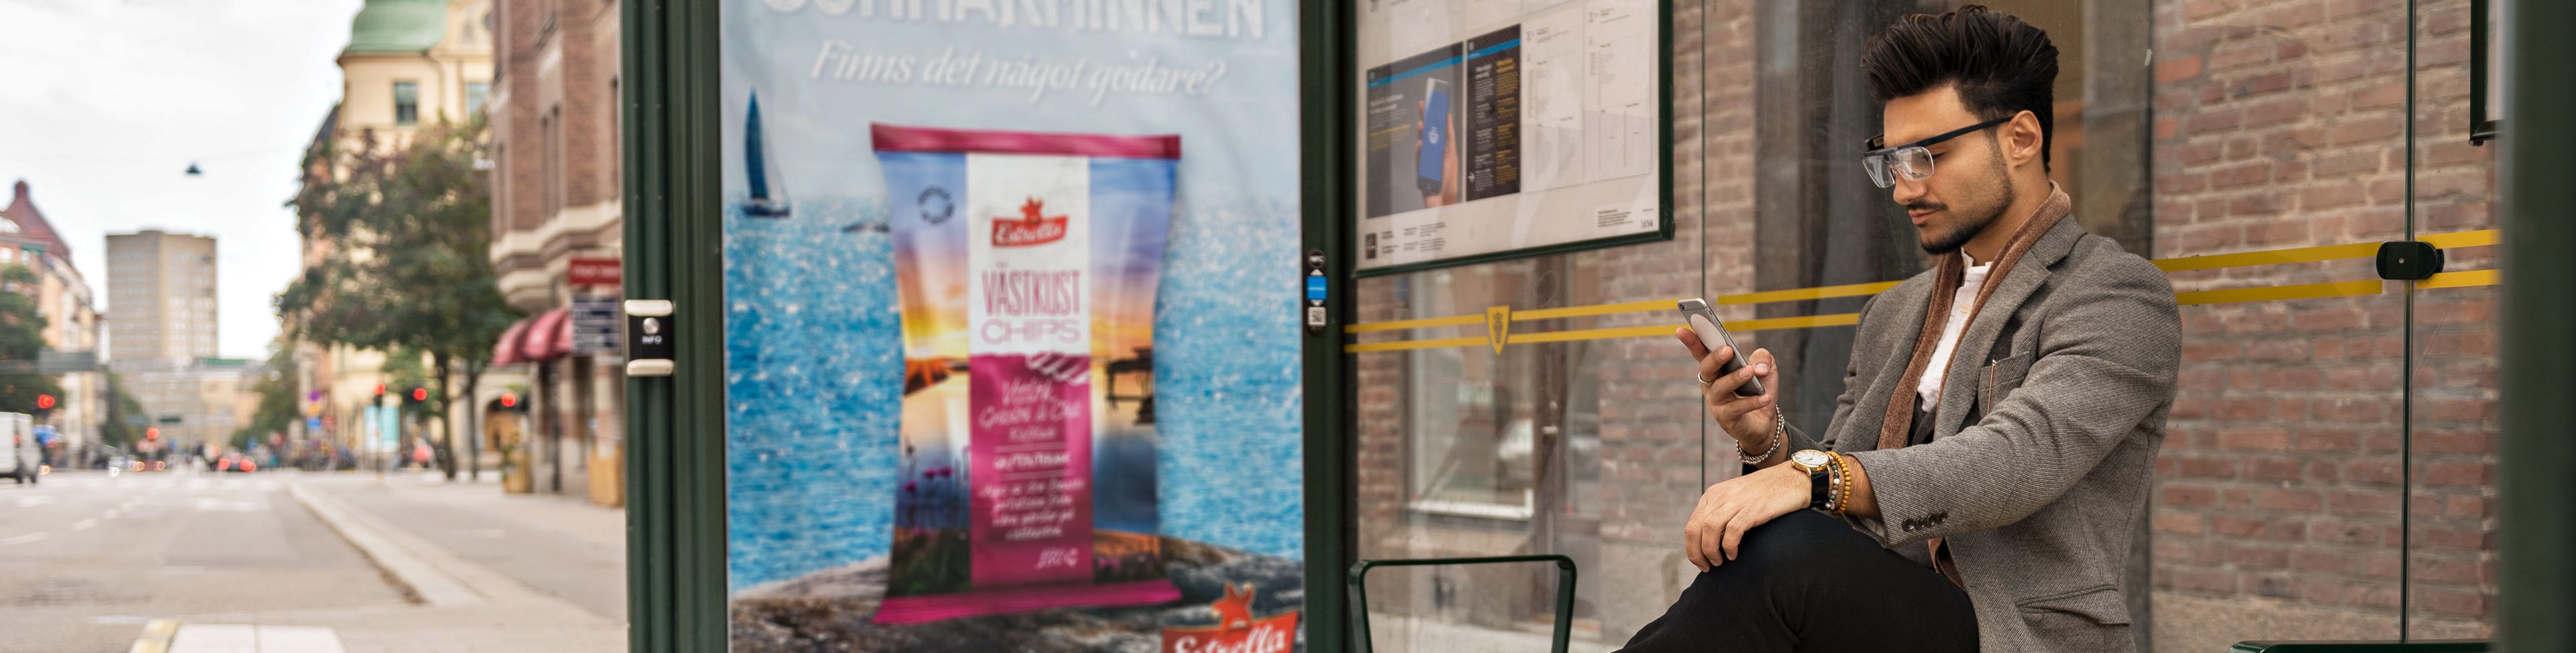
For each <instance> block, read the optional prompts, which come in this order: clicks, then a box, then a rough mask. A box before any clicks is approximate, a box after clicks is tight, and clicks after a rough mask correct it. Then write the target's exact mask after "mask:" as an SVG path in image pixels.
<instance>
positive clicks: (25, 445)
mask: <svg viewBox="0 0 2576 653" xmlns="http://www.w3.org/2000/svg"><path fill="white" fill-rule="evenodd" d="M0 431H6V432H7V435H5V436H0V437H6V438H8V439H9V453H8V454H7V455H0V476H7V477H9V478H14V479H17V480H18V483H20V484H22V485H23V484H27V483H34V482H37V481H38V479H37V473H38V472H39V471H40V470H42V469H43V466H42V463H43V461H44V459H45V457H44V454H43V453H42V452H41V451H39V450H37V449H36V418H35V417H34V416H31V415H28V414H26V413H0Z"/></svg>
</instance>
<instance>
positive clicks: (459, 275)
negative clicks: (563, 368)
mask: <svg viewBox="0 0 2576 653" xmlns="http://www.w3.org/2000/svg"><path fill="white" fill-rule="evenodd" d="M483 140H484V123H483V119H482V118H481V117H479V116H478V117H476V118H474V119H473V120H472V121H470V122H466V123H462V124H459V123H452V122H447V121H443V120H442V121H440V122H439V123H438V124H435V125H431V126H428V127H423V128H421V130H420V131H418V132H415V133H414V134H413V135H412V138H411V142H410V143H408V144H407V145H405V146H404V147H402V148H401V149H398V150H380V149H379V148H378V147H377V144H376V139H375V137H374V134H373V132H372V130H371V131H370V132H368V133H367V134H366V135H365V136H364V137H362V138H361V139H359V141H358V143H357V148H356V150H357V151H355V152H351V153H348V154H347V155H346V156H343V155H341V154H340V153H339V152H338V150H339V147H338V145H337V144H326V145H325V146H324V147H322V148H319V149H318V150H317V151H315V152H314V153H312V154H310V155H308V157H309V158H308V159H307V160H306V161H305V163H304V169H305V170H307V171H308V173H307V175H306V176H305V182H304V186H303V188H301V189H300V190H298V191H297V192H296V195H295V198H294V199H293V200H289V201H288V202H287V204H288V206H292V207H294V208H295V210H296V215H297V225H296V228H297V230H298V231H300V232H302V233H303V234H304V237H305V238H306V239H308V240H317V241H320V242H324V243H330V244H332V246H331V247H329V248H327V249H328V253H327V254H326V256H325V258H324V260H322V261H321V262H320V263H318V264H315V265H313V266H311V267H308V268H306V269H305V271H304V275H303V276H302V277H300V278H297V279H296V280H295V281H294V282H293V283H290V284H288V285H287V288H286V291H285V292H283V293H280V294H279V295H278V297H277V310H278V315H279V317H281V318H283V319H284V321H285V323H286V324H288V325H289V327H290V328H291V329H293V330H294V331H295V333H296V334H297V335H298V336H300V337H302V338H304V339H307V340H312V341H314V342H321V343H327V344H339V345H348V346H351V347H355V348H359V349H369V350H377V351H386V352H398V353H399V352H416V354H415V355H427V356H428V358H429V359H430V372H431V374H430V376H431V378H432V379H433V380H434V381H435V383H436V384H437V388H436V389H434V390H433V393H434V395H433V397H432V400H433V401H434V403H435V404H436V406H437V414H439V415H447V414H449V413H450V411H449V410H448V407H449V406H450V405H452V404H453V403H454V400H455V399H456V398H458V397H460V396H465V397H470V396H472V395H473V392H474V388H475V386H476V385H478V384H480V383H481V381H482V377H483V371H484V368H485V367H486V366H488V365H489V364H490V361H489V360H488V359H486V358H485V357H486V356H488V355H490V354H491V352H492V345H493V343H494V342H495V341H497V340H499V339H500V336H501V331H502V330H503V329H507V328H509V326H510V322H511V320H514V319H517V318H518V313H517V311H515V310H512V309H511V308H510V306H509V304H508V303H507V302H505V301H503V300H502V298H501V291H500V288H499V286H498V280H497V279H496V278H495V277H494V275H493V273H492V261H491V258H490V256H489V254H488V252H489V250H490V249H491V233H492V231H491V228H492V225H491V221H492V220H491V213H492V196H491V184H490V174H489V173H488V172H486V171H484V170H482V169H480V167H481V166H479V165H478V164H477V163H476V162H477V161H478V160H480V159H481V152H482V143H483ZM333 163H337V164H338V165H339V171H338V172H337V173H336V174H335V173H333V172H331V169H332V165H331V164H333ZM316 171H318V172H320V174H314V172H316ZM458 372H462V373H463V376H464V387H463V388H461V390H462V394H459V392H458V390H460V389H459V388H454V387H451V383H450V380H451V379H454V378H456V376H457V373H458ZM440 425H441V430H442V434H441V437H440V438H439V443H438V446H439V458H440V459H441V460H442V461H445V465H444V467H445V471H446V473H447V477H448V478H449V479H454V478H456V465H455V456H454V452H451V451H448V450H447V447H448V443H450V442H454V441H455V437H454V435H455V429H456V427H455V425H454V424H452V423H450V422H449V421H448V420H440Z"/></svg>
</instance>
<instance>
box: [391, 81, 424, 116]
mask: <svg viewBox="0 0 2576 653" xmlns="http://www.w3.org/2000/svg"><path fill="white" fill-rule="evenodd" d="M394 124H397V125H417V124H420V82H409V81H405V82H394Z"/></svg>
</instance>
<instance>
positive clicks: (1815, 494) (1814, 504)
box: [1789, 449, 1834, 512]
mask: <svg viewBox="0 0 2576 653" xmlns="http://www.w3.org/2000/svg"><path fill="white" fill-rule="evenodd" d="M1789 466H1790V467H1795V468H1798V471H1801V472H1806V473H1807V486H1808V494H1807V507H1809V508H1814V509H1817V510H1823V511H1827V512H1832V511H1833V508H1834V505H1833V503H1834V484H1833V476H1834V475H1833V469H1834V455H1833V454H1830V453H1825V452H1822V451H1817V450H1814V449H1800V450H1798V452H1797V453H1793V454H1789Z"/></svg>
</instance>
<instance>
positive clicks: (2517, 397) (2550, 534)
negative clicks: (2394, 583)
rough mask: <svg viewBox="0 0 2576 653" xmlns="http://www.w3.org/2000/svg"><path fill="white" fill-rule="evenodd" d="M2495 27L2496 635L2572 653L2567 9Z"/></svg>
mask: <svg viewBox="0 0 2576 653" xmlns="http://www.w3.org/2000/svg"><path fill="white" fill-rule="evenodd" d="M2509 2H2510V4H2507V5H2505V20H2504V21H2503V22H2502V24H2500V25H2498V26H2497V27H2499V28H2501V29H2503V30H2504V31H2505V34H2506V38H2505V55H2504V57H2505V61H2504V66H2505V71H2506V74H2507V75H2508V77H2507V78H2506V80H2505V83H2507V84H2511V86H2510V87H2508V89H2509V90H2510V91H2511V92H2509V93H2507V94H2506V98H2505V105H2506V106H2505V112H2504V115H2503V117H2502V120H2504V121H2508V122H2512V123H2513V131H2512V132H2510V133H2506V134H2503V135H2501V137H2499V138H2497V139H2496V142H2497V143H2499V144H2500V145H2501V150H2500V151H2498V152H2497V153H2496V154H2497V155H2498V156H2497V166H2496V186H2497V188H2498V189H2499V190H2500V191H2502V192H2501V193H2500V195H2501V196H2502V201H2501V202H2499V203H2498V208H2499V217H2500V218H2501V219H2500V220H2499V221H2498V222H2499V223H2500V224H2501V225H2502V227H2503V229H2504V231H2505V233H2506V234H2507V235H2508V236H2510V237H2508V238H2505V239H2504V241H2503V243H2502V249H2503V251H2502V253H2501V256H2500V257H2499V258H2501V259H2502V262H2503V266H2502V268H2503V270H2504V273H2503V276H2504V283H2503V284H2502V285H2501V286H2500V287H2499V290H2498V291H2497V304H2498V305H2499V307H2500V308H2501V309H2502V312H2503V329H2502V331H2503V338H2502V340H2501V342H2500V348H2499V349H2498V351H2501V352H2505V354H2504V355H2501V356H2498V357H2497V359H2498V360H2497V363H2498V365H2499V367H2500V368H2501V373H2500V374H2498V377H2499V378H2498V381H2499V383H2498V386H2499V392H2500V395H2499V399H2498V401H2497V404H2498V406H2499V408H2500V411H2499V412H2500V420H2499V421H2500V427H2501V428H2500V430H2501V431H2502V438H2501V439H2502V442H2501V443H2500V447H2501V448H2500V449H2499V450H2498V451H2497V454H2498V455H2497V456H2496V458H2497V461H2498V462H2497V468H2498V469H2497V473H2496V477H2497V492H2496V494H2497V500H2496V502H2497V518H2496V524H2497V529H2498V531H2499V536H2500V537H2499V540H2500V542H2499V546H2498V547H2497V548H2498V550H2497V569H2496V585H2497V588H2498V589H2499V590H2500V592H2499V596H2498V597H2497V601H2496V610H2497V615H2496V634H2497V636H2498V639H2497V644H2498V648H2500V649H2503V650H2508V651H2576V619H2569V618H2568V615H2571V614H2576V556H2571V555H2568V553H2567V552H2568V551H2569V550H2570V549H2576V517H2571V515H2576V474H2569V473H2568V471H2567V470H2569V469H2576V438H2569V437H2567V431H2568V428H2569V427H2570V426H2576V402H2571V401H2567V396H2568V392H2569V390H2568V388H2569V387H2570V386H2571V384H2576V340H2570V339H2569V338H2568V337H2567V330H2568V327H2569V325H2576V293H2571V292H2570V291H2569V290H2568V287H2567V280H2568V279H2576V257H2570V256H2568V252H2576V217H2571V216H2570V215H2569V214H2568V207H2570V206H2576V184H2570V183H2567V181H2568V180H2569V179H2572V178H2576V161H2570V160H2569V159H2568V157H2567V153H2568V152H2569V151H2571V150H2576V124H2569V123H2568V121H2566V120H2562V119H2556V118H2558V117H2560V116H2564V115H2565V114H2566V112H2567V107H2569V106H2576V83H2571V82H2570V81H2569V80H2568V77H2567V73H2566V68H2563V67H2562V66H2564V65H2565V62H2568V61H2576V39H2570V38H2567V35H2566V34H2565V32H2566V26H2568V25H2576V3H2570V2H2564V1H2563V0H2509Z"/></svg>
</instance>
